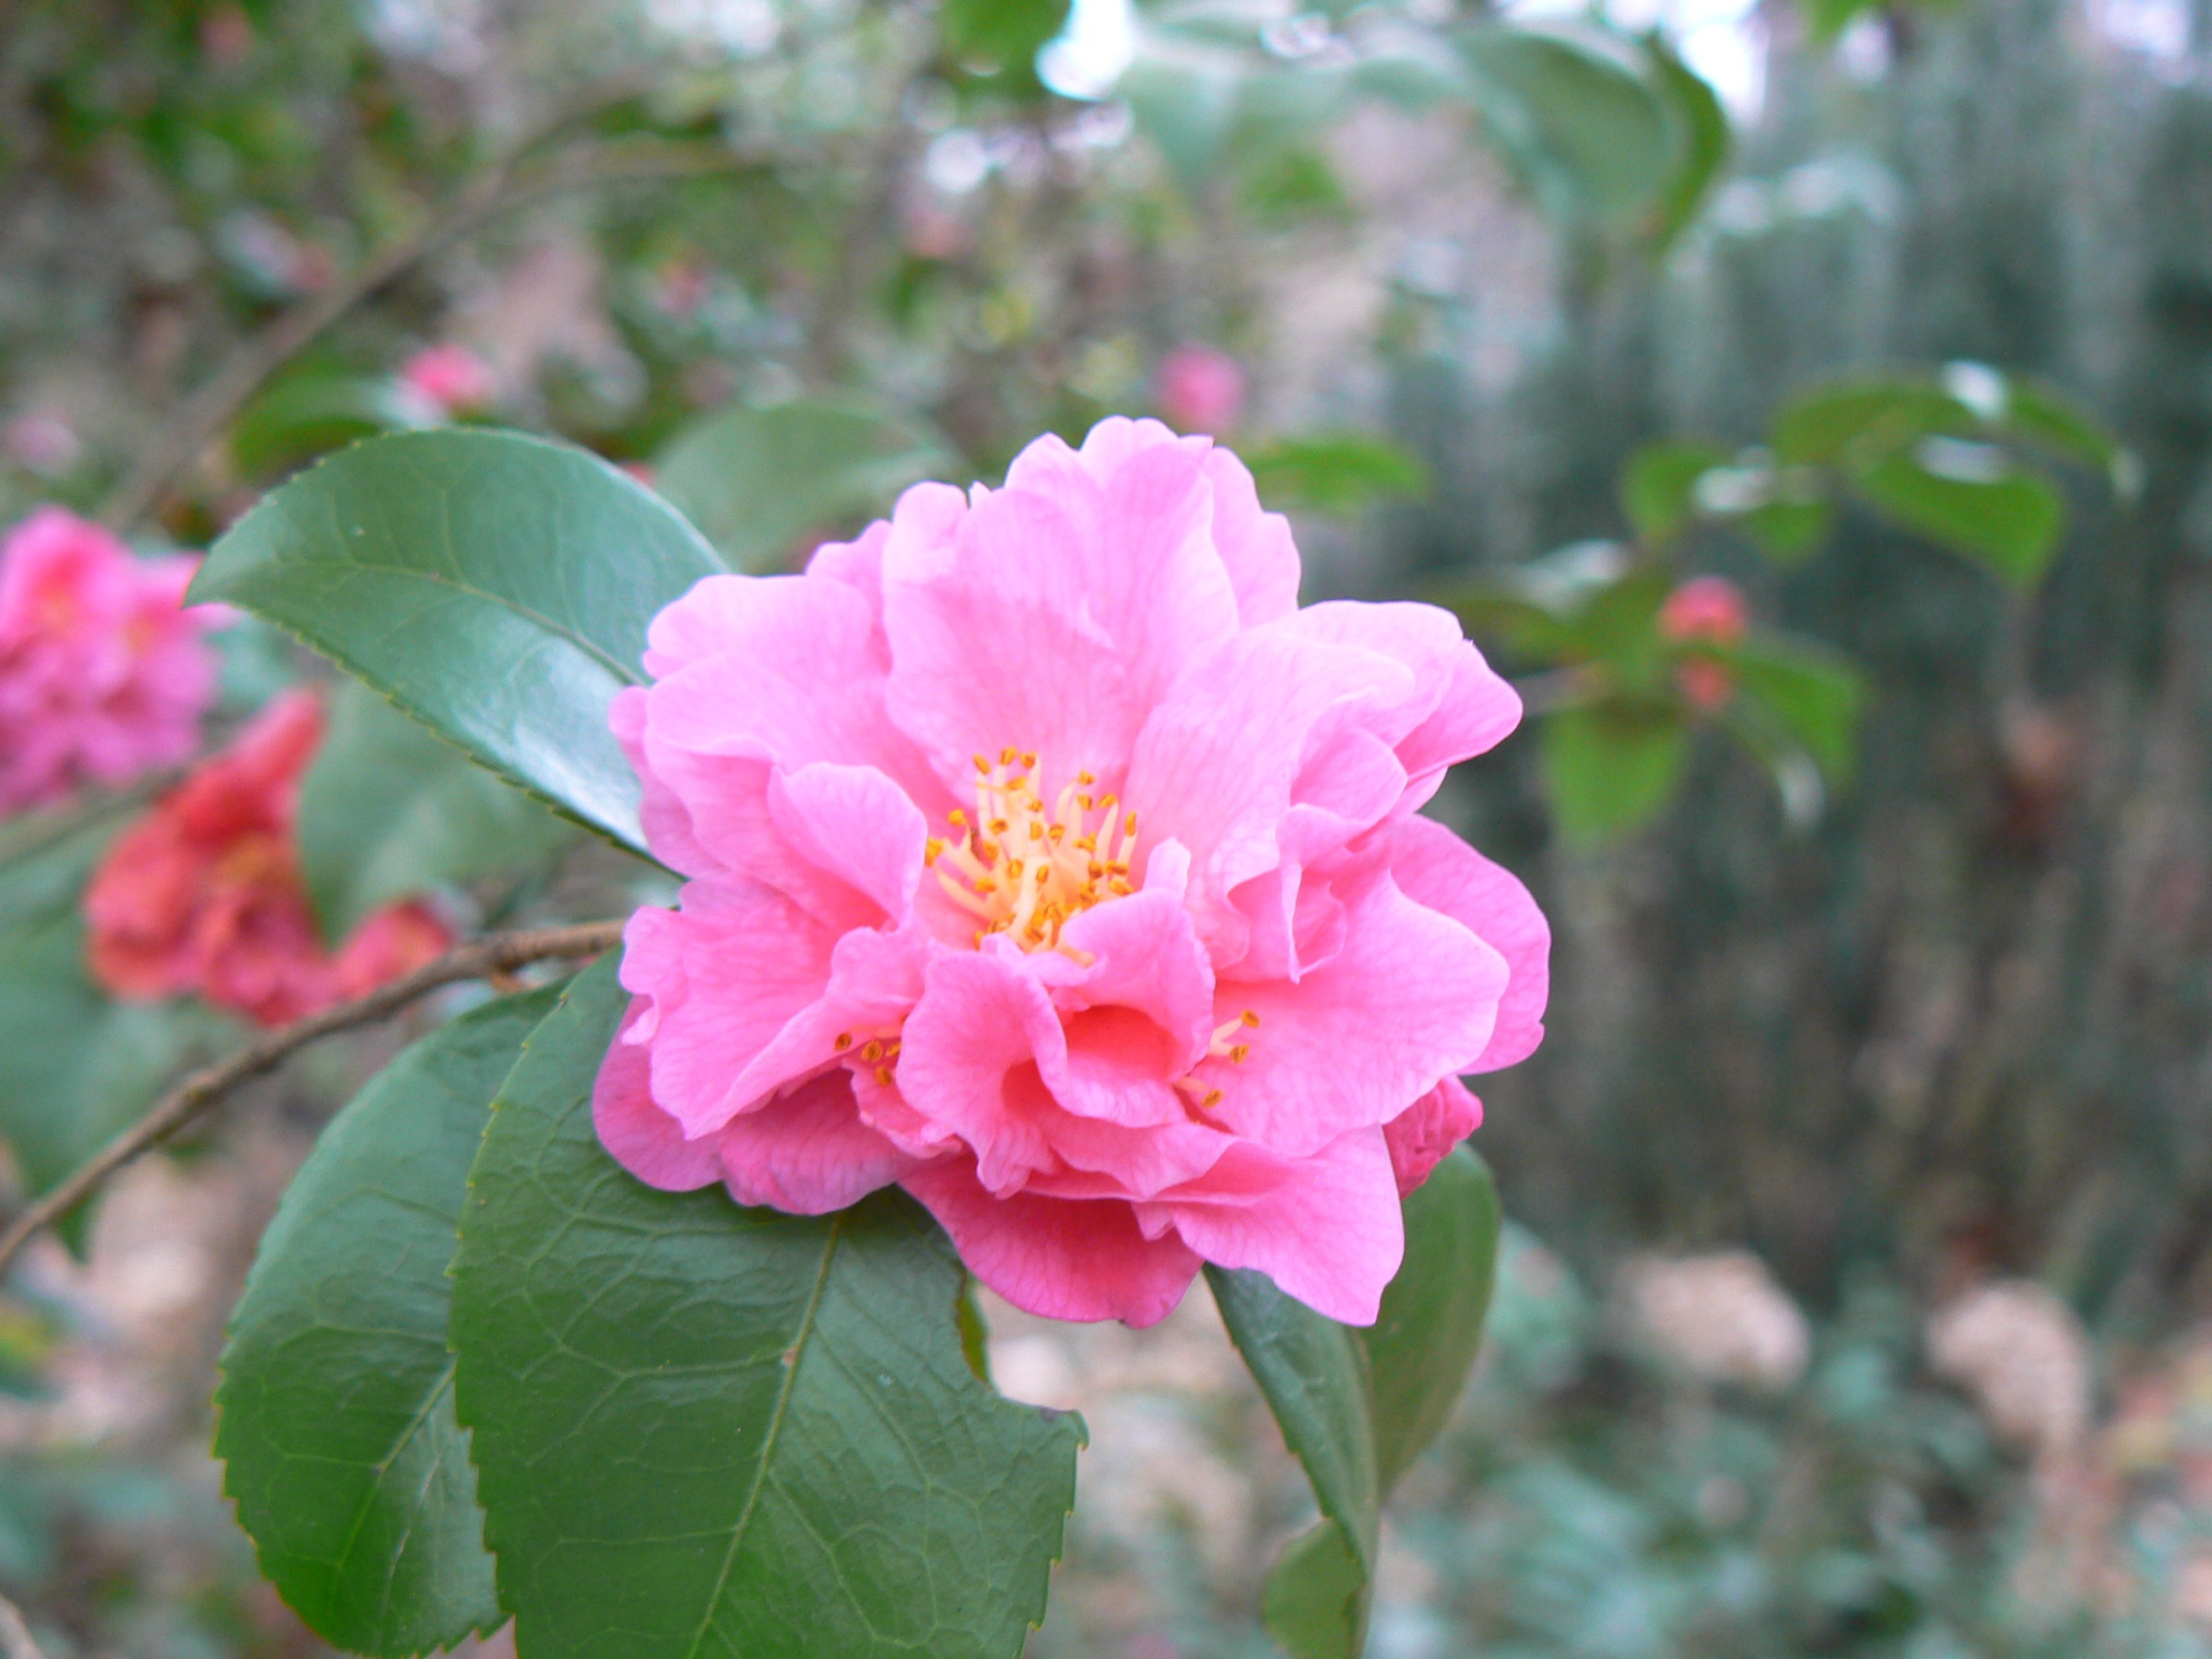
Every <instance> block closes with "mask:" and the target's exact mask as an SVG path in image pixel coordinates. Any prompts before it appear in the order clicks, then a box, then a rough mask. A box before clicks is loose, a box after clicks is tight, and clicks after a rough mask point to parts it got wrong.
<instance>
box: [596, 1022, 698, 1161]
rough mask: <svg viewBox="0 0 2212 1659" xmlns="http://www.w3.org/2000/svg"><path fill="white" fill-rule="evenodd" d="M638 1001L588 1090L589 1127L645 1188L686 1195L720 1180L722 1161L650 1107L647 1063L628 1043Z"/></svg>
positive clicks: (637, 1046)
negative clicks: (589, 1101)
mask: <svg viewBox="0 0 2212 1659" xmlns="http://www.w3.org/2000/svg"><path fill="white" fill-rule="evenodd" d="M641 1010H642V999H641V1000H640V1001H636V1002H632V1003H631V1004H630V1006H629V1013H628V1014H627V1015H625V1016H624V1017H623V1020H622V1030H621V1032H620V1034H619V1035H618V1036H617V1037H616V1039H615V1041H614V1043H613V1046H611V1047H610V1048H609V1049H608V1050H607V1051H606V1059H605V1060H603V1061H601V1062H600V1064H599V1079H598V1081H597V1082H596V1083H594V1085H593V1087H592V1127H593V1128H594V1129H595V1130H597V1131H598V1132H599V1144H600V1145H601V1146H603V1147H606V1149H607V1151H608V1152H609V1153H610V1154H612V1155H613V1157H614V1159H615V1161H616V1162H617V1163H618V1164H620V1165H621V1166H622V1167H623V1168H624V1169H626V1170H628V1171H629V1172H630V1173H631V1174H632V1175H635V1176H636V1177H637V1178H638V1179H639V1180H640V1181H641V1182H644V1183H645V1184H646V1185H647V1186H652V1187H658V1188H660V1189H661V1190H662V1191H663V1192H665V1193H688V1192H689V1191H691V1190H692V1189H693V1188H694V1187H702V1186H705V1185H707V1184H708V1183H709V1182H712V1181H715V1180H718V1179H720V1177H721V1174H722V1160H721V1159H720V1158H718V1157H717V1156H716V1154H715V1150H714V1143H713V1142H712V1140H696V1141H695V1140H686V1139H685V1138H684V1131H683V1128H682V1126H681V1125H680V1124H677V1121H676V1120H675V1119H674V1118H672V1117H670V1116H669V1115H668V1114H667V1113H666V1112H663V1111H662V1110H661V1109H660V1108H659V1107H658V1106H655V1105H654V1104H653V1094H652V1090H651V1088H650V1086H649V1083H648V1076H647V1074H648V1072H649V1070H650V1068H651V1060H650V1058H649V1056H648V1055H647V1053H646V1051H645V1048H644V1046H643V1044H641V1043H638V1042H633V1041H630V1031H631V1029H632V1028H633V1027H634V1026H635V1025H636V1024H637V1023H638V1019H639V1017H640V1015H641Z"/></svg>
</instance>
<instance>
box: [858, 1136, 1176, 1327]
mask: <svg viewBox="0 0 2212 1659" xmlns="http://www.w3.org/2000/svg"><path fill="white" fill-rule="evenodd" d="M900 1185H901V1186H903V1187H905V1188H906V1190H907V1191H908V1192H910V1193H912V1194H913V1195H914V1196H915V1197H916V1198H918V1199H919V1200H921V1202H922V1205H923V1206H924V1208H926V1209H927V1210H928V1211H929V1213H930V1214H931V1215H933V1216H935V1218H937V1223H938V1225H939V1226H941V1227H943V1228H944V1229H945V1230H946V1232H947V1233H948V1234H950V1235H951V1237H952V1242H953V1246H954V1248H955V1249H957V1250H958V1251H959V1253H960V1260H961V1261H963V1262H965V1263H966V1264H967V1265H968V1269H969V1271H970V1272H971V1273H973V1274H974V1275H975V1277H977V1278H979V1279H981V1280H982V1282H983V1283H984V1284H986V1285H988V1286H989V1287H990V1288H992V1289H993V1290H994V1291H996V1292H997V1293H998V1294H999V1295H1000V1296H1003V1297H1005V1298H1006V1300H1008V1301H1010V1302H1012V1303H1013V1304H1014V1305H1015V1306H1016V1307H1018V1308H1019V1309H1021V1310H1022V1311H1023V1312H1028V1313H1035V1314H1038V1315H1040V1316H1041V1317H1042V1318H1046V1319H1076V1320H1098V1319H1118V1320H1121V1321H1122V1322H1123V1323H1124V1324H1131V1325H1137V1326H1144V1325H1148V1324H1157V1323H1159V1321H1160V1320H1162V1319H1164V1318H1166V1317H1167V1316H1168V1315H1169V1314H1170V1313H1171V1312H1174V1311H1175V1307H1176V1304H1177V1303H1179V1302H1181V1301H1182V1297H1183V1292H1184V1291H1186V1290H1188V1289H1189V1288H1190V1286H1191V1280H1192V1279H1193V1278H1194V1277H1197V1273H1198V1265H1199V1258H1198V1256H1197V1254H1196V1253H1195V1252H1194V1251H1193V1250H1192V1249H1191V1248H1190V1247H1189V1246H1188V1245H1186V1244H1185V1243H1183V1242H1182V1240H1180V1239H1178V1238H1176V1237H1175V1235H1174V1234H1172V1233H1168V1234H1165V1235H1163V1236H1161V1237H1159V1238H1150V1239H1148V1238H1147V1237H1146V1236H1145V1235H1144V1232H1143V1230H1141V1229H1140V1228H1139V1227H1138V1226H1137V1224H1136V1217H1135V1212H1134V1211H1133V1210H1132V1208H1131V1207H1130V1206H1129V1205H1127V1204H1125V1203H1122V1202H1119V1201H1117V1200H1114V1199H1111V1198H1106V1199H1069V1198H1042V1197H1039V1196H1037V1195H1036V1194H1030V1193H1020V1194H1016V1195H1015V1196H1013V1197H1011V1198H998V1197H994V1196H993V1195H992V1194H990V1193H989V1192H987V1191H986V1190H984V1188H983V1187H982V1185H981V1184H979V1182H977V1180H976V1176H975V1168H974V1165H973V1164H972V1163H969V1162H966V1161H948V1162H945V1163H937V1164H932V1165H930V1166H928V1167H927V1168H925V1169H920V1170H915V1171H911V1172H910V1173H908V1174H907V1175H906V1176H905V1177H903V1178H902V1179H901V1181H900Z"/></svg>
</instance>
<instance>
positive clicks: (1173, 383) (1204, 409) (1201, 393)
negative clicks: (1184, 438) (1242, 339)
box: [1154, 345, 1244, 432]
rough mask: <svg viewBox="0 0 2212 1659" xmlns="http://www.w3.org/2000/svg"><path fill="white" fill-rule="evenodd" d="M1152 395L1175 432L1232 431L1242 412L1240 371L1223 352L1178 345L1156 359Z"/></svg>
mask: <svg viewBox="0 0 2212 1659" xmlns="http://www.w3.org/2000/svg"><path fill="white" fill-rule="evenodd" d="M1154 395H1155V396H1156V397H1157V399H1158V401H1159V412H1160V414H1161V415H1162V416H1163V417H1165V418H1166V419H1167V422H1168V424H1169V425H1170V426H1171V427H1174V428H1175V429H1177V430H1179V431H1184V432H1228V431H1233V430H1235V429H1236V424H1237V417H1238V416H1240V415H1241V414H1242V413H1243V412H1244V371H1243V370H1242V369H1241V368H1240V367H1239V366H1238V363H1237V359H1235V358H1232V357H1230V355H1229V353H1227V352H1226V351H1217V350H1215V349H1214V347H1211V346H1195V345H1193V346H1178V347H1175V349H1174V350H1172V351H1171V352H1169V353H1168V355H1167V356H1166V357H1164V358H1162V359H1160V360H1159V382H1158V384H1157V386H1156V387H1155V392H1154Z"/></svg>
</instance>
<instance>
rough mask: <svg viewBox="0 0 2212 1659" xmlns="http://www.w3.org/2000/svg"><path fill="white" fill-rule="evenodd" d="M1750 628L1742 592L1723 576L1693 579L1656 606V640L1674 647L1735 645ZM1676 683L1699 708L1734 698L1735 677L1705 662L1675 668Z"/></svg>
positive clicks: (1688, 660) (1691, 660)
mask: <svg viewBox="0 0 2212 1659" xmlns="http://www.w3.org/2000/svg"><path fill="white" fill-rule="evenodd" d="M1749 626H1750V611H1749V608H1748V607H1747V606H1746V605H1745V604H1744V594H1743V590H1742V589H1741V588H1739V587H1737V586H1736V585H1735V582H1731V581H1729V580H1728V579H1727V578H1726V577H1725V576H1693V577H1691V578H1690V579H1689V580H1688V582H1684V583H1683V584H1682V585H1681V586H1680V587H1678V588H1677V589H1676V590H1675V591H1674V592H1673V593H1671V594H1668V595H1667V596H1666V602H1665V604H1664V605H1662V606H1660V607H1659V633H1660V637H1661V638H1663V639H1665V640H1669V641H1673V642H1674V643H1676V644H1677V645H1689V646H1696V645H1701V644H1702V645H1734V644H1735V643H1736V642H1737V641H1740V640H1741V639H1742V638H1743V637H1744V634H1745V632H1746V630H1747V629H1748V627H1749ZM1675 683H1676V685H1677V686H1678V687H1679V688H1681V691H1682V695H1683V696H1684V697H1685V698H1686V699H1688V700H1689V701H1690V702H1691V703H1692V704H1694V705H1695V706H1696V707H1698V708H1700V709H1706V710H1712V709H1717V708H1720V707H1721V706H1722V705H1723V704H1724V703H1726V702H1727V700H1729V699H1730V698H1732V697H1734V696H1735V676H1734V675H1733V674H1731V673H1729V671H1728V666H1727V665H1726V664H1724V663H1716V662H1714V661H1713V660H1712V658H1710V657H1700V656H1690V657H1686V658H1685V659H1684V660H1683V661H1682V662H1680V663H1678V664H1677V665H1676V667H1675Z"/></svg>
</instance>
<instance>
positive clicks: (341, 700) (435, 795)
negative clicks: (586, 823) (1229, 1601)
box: [300, 682, 574, 944]
mask: <svg viewBox="0 0 2212 1659" xmlns="http://www.w3.org/2000/svg"><path fill="white" fill-rule="evenodd" d="M573 834H574V831H573V830H571V827H570V826H569V825H568V824H566V823H564V822H563V821H562V820H561V819H559V818H555V817H554V816H553V815H552V814H551V813H549V812H547V810H546V809H545V808H544V807H543V806H539V805H538V804H537V802H535V800H533V799H531V798H530V797H529V796H528V795H526V794H523V793H522V792H521V791H520V790H517V789H514V788H512V787H511V786H510V785H508V784H506V783H503V782H500V780H499V778H497V777H496V776H494V775H493V774H492V773H490V772H488V771H485V770H484V768H483V767H481V766H479V765H478V764H477V762H476V761H474V760H472V759H469V758H468V756H466V755H465V754H464V753H462V751H461V750H459V749H457V748H455V747H453V745H452V744H450V743H446V742H444V741H442V740H441V739H440V738H438V737H436V736H433V735H431V734H430V733H429V731H428V730H426V729H425V728H424V727H422V726H421V725H419V724H417V723H416V722H415V721H413V720H410V719H409V718H408V717H407V716H406V715H405V714H402V713H401V712H399V711H398V710H397V709H394V707H393V706H392V705H391V704H390V703H389V702H386V701H385V700H383V699H382V697H380V696H378V695H377V694H376V693H375V692H374V691H372V690H371V689H370V688H368V687H366V686H363V685H359V684H358V683H351V682H349V683H347V685H345V686H343V687H341V688H339V690H338V694H337V696H336V697H335V699H333V700H332V707H331V712H330V730H329V734H328V735H326V736H325V737H324V740H323V747H322V748H321V749H319V750H318V751H317V752H316V755H315V760H314V764H313V765H312V767H310V768H309V769H308V773H307V776H306V777H305V778H304V779H303V780H301V782H300V864H301V866H302V868H303V869H304V871H305V873H306V876H307V888H308V893H309V895H310V896H311V897H312V899H313V900H314V903H315V912H316V915H317V916H318V918H319V919H320V920H321V922H322V924H323V931H324V935H326V936H327V937H328V938H329V939H330V940H331V941H332V942H333V943H334V944H335V942H337V941H338V940H341V939H343V938H344V937H345V936H346V935H347V934H349V933H351V932H352V931H353V930H354V928H355V927H356V926H358V925H359V924H360V922H361V920H362V918H363V917H365V916H367V915H368V914H369V913H370V912H371V911H373V910H375V909H376V908H377V907H378V906H380V905H383V904H388V903H390V902H391V901H392V900H395V899H404V898H406V897H408V896H410V895H412V894H416V893H421V892H426V891H428V890H429V889H430V888H436V887H441V886H444V885H446V884H448V883H459V882H468V881H475V880H477V879H479V878H480V877H486V876H490V875H494V874H497V873H500V872H504V871H517V870H522V869H526V868H529V867H532V866H534V865H539V864H542V863H543V862H545V861H546V860H547V859H548V858H550V857H551V856H552V854H553V853H556V852H558V851H559V849H560V848H561V847H562V846H563V845H565V844H566V843H567V842H568V841H570V840H571V838H572V837H573Z"/></svg>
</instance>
